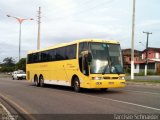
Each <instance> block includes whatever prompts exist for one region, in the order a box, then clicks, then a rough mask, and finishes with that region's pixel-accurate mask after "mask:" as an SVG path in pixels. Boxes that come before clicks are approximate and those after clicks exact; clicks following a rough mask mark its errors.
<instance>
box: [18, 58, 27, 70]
mask: <svg viewBox="0 0 160 120" xmlns="http://www.w3.org/2000/svg"><path fill="white" fill-rule="evenodd" d="M16 69H20V70H24V71H26V58H21V59H20V61H19V62H18V63H17V64H16Z"/></svg>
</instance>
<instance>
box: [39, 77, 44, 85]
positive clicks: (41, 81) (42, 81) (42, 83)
mask: <svg viewBox="0 0 160 120" xmlns="http://www.w3.org/2000/svg"><path fill="white" fill-rule="evenodd" d="M40 86H41V87H43V86H44V80H43V77H41V78H40Z"/></svg>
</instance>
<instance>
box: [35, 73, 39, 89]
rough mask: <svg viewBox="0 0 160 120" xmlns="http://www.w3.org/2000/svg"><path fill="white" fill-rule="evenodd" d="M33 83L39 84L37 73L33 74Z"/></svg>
mask: <svg viewBox="0 0 160 120" xmlns="http://www.w3.org/2000/svg"><path fill="white" fill-rule="evenodd" d="M34 84H35V85H36V86H37V87H38V86H39V80H38V76H37V74H35V75H34Z"/></svg>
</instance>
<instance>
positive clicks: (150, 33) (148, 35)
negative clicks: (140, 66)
mask: <svg viewBox="0 0 160 120" xmlns="http://www.w3.org/2000/svg"><path fill="white" fill-rule="evenodd" d="M143 33H145V34H147V42H146V64H145V76H147V65H148V38H149V34H152V33H150V32H143Z"/></svg>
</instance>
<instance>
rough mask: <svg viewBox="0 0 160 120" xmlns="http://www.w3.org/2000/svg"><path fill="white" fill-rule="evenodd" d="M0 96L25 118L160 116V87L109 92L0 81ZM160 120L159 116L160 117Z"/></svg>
mask: <svg viewBox="0 0 160 120" xmlns="http://www.w3.org/2000/svg"><path fill="white" fill-rule="evenodd" d="M0 96H1V98H3V99H5V100H6V101H8V102H9V103H10V104H12V105H13V106H14V107H15V108H17V109H18V110H19V111H20V112H21V113H23V114H30V116H29V117H30V118H32V119H34V120H35V118H36V117H35V116H33V115H31V114H52V115H53V114H54V115H55V114H56V115H57V114H58V115H62V114H65V115H66V114H80V115H82V114H92V115H98V114H145V113H149V114H160V87H159V86H157V87H156V86H155V87H154V86H144V85H127V86H126V88H124V89H109V90H108V91H106V92H101V91H99V90H86V89H83V90H82V92H81V93H75V92H74V91H73V90H72V89H71V88H69V87H62V86H54V85H50V86H47V87H45V88H41V87H36V86H34V85H32V84H31V83H29V82H28V81H26V80H12V79H11V78H0ZM159 118H160V116H159Z"/></svg>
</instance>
